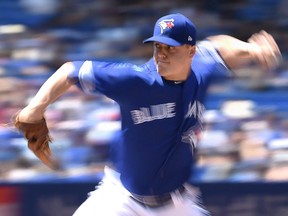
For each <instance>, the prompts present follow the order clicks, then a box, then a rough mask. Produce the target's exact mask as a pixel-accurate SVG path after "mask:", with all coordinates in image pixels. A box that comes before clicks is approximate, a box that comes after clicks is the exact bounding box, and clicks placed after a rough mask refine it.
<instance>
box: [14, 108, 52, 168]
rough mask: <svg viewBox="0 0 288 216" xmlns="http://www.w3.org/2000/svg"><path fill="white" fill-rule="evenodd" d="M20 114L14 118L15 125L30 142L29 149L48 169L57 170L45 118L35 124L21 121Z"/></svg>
mask: <svg viewBox="0 0 288 216" xmlns="http://www.w3.org/2000/svg"><path fill="white" fill-rule="evenodd" d="M18 114H19V113H16V114H15V116H14V117H13V124H14V126H15V127H16V128H17V129H18V131H19V132H21V133H23V135H24V137H25V138H26V139H27V140H28V148H29V149H30V150H31V151H32V152H33V153H34V154H35V155H36V156H37V157H38V158H39V159H40V160H41V161H42V162H43V163H44V164H45V165H47V166H48V167H50V168H52V169H55V168H56V163H55V161H54V160H52V157H51V150H50V147H49V143H50V142H51V141H52V139H51V137H50V135H49V129H48V127H47V124H46V120H45V118H43V119H42V120H40V121H38V122H35V123H27V122H21V121H19V118H18Z"/></svg>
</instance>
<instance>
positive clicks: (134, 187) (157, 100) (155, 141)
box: [71, 41, 228, 195]
mask: <svg viewBox="0 0 288 216" xmlns="http://www.w3.org/2000/svg"><path fill="white" fill-rule="evenodd" d="M74 65H75V68H76V69H75V71H74V73H73V74H71V78H73V79H76V78H77V79H78V83H77V84H78V85H79V87H80V88H81V89H83V91H85V92H87V93H95V92H100V93H102V94H104V95H106V96H107V97H109V98H111V99H113V100H114V101H116V102H117V103H118V104H119V107H120V112H121V118H122V125H121V126H122V128H121V137H120V138H119V140H118V143H117V145H118V148H117V162H116V164H115V166H116V167H117V169H118V171H119V172H120V173H121V176H120V178H121V181H122V183H123V185H124V186H125V187H126V188H127V189H128V190H129V191H130V192H133V193H135V194H139V195H159V194H162V193H166V192H169V191H172V190H174V189H176V188H178V187H179V186H180V185H182V184H183V183H184V182H186V181H187V179H188V178H189V175H190V171H191V166H192V164H193V150H194V148H195V145H196V143H195V142H196V141H195V131H197V130H199V128H201V122H202V115H203V112H204V105H203V103H204V97H205V93H206V91H207V88H208V84H209V82H210V80H211V78H212V77H213V76H214V75H217V76H219V75H223V74H228V73H227V71H228V69H227V67H226V66H225V63H224V62H223V60H222V58H221V57H220V56H219V54H218V53H217V51H216V50H215V49H214V48H213V46H212V44H210V42H208V41H204V42H201V43H199V44H198V45H197V52H196V54H195V56H194V59H193V63H192V70H191V73H190V75H189V77H188V79H187V80H186V81H185V82H183V83H175V82H172V81H167V80H165V79H163V78H162V77H161V76H160V75H159V74H158V72H157V70H156V67H155V64H154V61H153V59H151V60H149V61H148V62H147V63H145V64H142V65H135V64H129V63H111V62H99V61H83V62H74Z"/></svg>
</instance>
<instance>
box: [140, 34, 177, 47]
mask: <svg viewBox="0 0 288 216" xmlns="http://www.w3.org/2000/svg"><path fill="white" fill-rule="evenodd" d="M148 42H159V43H163V44H167V45H169V46H181V45H182V44H181V43H179V42H178V41H176V40H174V39H172V38H168V37H165V36H153V37H150V38H147V39H146V40H144V41H143V43H148Z"/></svg>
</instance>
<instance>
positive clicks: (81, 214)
mask: <svg viewBox="0 0 288 216" xmlns="http://www.w3.org/2000/svg"><path fill="white" fill-rule="evenodd" d="M104 172H105V176H104V178H103V180H102V181H101V183H100V185H99V186H97V188H96V190H95V191H92V192H90V193H89V197H88V198H87V200H86V201H84V202H83V203H82V205H80V207H79V208H78V209H77V210H76V212H75V213H74V214H73V216H204V215H210V214H209V213H208V212H207V211H206V210H204V209H203V208H201V207H200V206H199V205H198V204H197V202H198V198H197V197H198V196H197V194H198V192H197V190H196V189H195V188H194V187H192V186H190V185H188V184H187V185H184V187H185V189H186V191H185V193H182V194H180V193H177V191H176V192H172V193H171V197H172V202H171V203H169V204H167V205H164V206H163V207H157V208H148V207H144V206H142V205H140V204H139V203H137V202H135V201H134V200H133V199H132V198H131V197H130V196H131V194H130V193H129V192H128V191H127V190H126V189H125V188H124V186H123V185H122V184H121V182H120V180H119V173H117V172H115V171H114V170H112V169H110V168H108V167H106V168H105V170H104Z"/></svg>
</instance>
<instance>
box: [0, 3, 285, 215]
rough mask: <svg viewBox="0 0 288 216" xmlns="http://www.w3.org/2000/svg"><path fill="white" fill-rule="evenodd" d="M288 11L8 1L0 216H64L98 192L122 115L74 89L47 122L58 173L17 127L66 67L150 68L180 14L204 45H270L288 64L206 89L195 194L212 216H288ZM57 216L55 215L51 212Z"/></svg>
mask: <svg viewBox="0 0 288 216" xmlns="http://www.w3.org/2000/svg"><path fill="white" fill-rule="evenodd" d="M287 8H288V0H234V1H228V0H202V1H196V0H190V1H188V0H177V1H176V0H175V1H164V0H159V1H150V0H145V1H144V0H143V1H141V0H134V1H129V0H122V1H116V0H105V1H100V0H61V1H60V0H1V1H0V164H1V165H0V216H24V215H25V216H26V215H27V216H28V215H29V216H34V215H35V216H50V215H53V216H55V215H57V216H58V215H59V216H68V215H71V214H72V212H73V211H74V210H75V209H76V207H77V206H78V205H79V204H80V203H81V202H82V201H83V200H84V199H85V198H86V193H87V192H88V191H90V190H93V187H94V185H95V184H96V183H97V181H98V180H99V178H100V177H101V175H102V169H103V165H104V164H105V163H107V162H108V163H109V160H110V156H111V155H113V152H112V151H111V149H110V146H111V145H113V142H114V139H115V137H117V132H118V130H119V127H120V125H119V113H118V107H117V105H116V104H115V103H114V102H113V101H111V100H109V99H108V98H105V97H103V96H101V95H94V96H85V95H84V94H83V93H81V92H79V90H78V89H76V88H72V89H71V90H70V91H69V93H68V94H66V95H65V96H63V97H62V98H61V99H60V100H58V101H57V102H55V103H54V104H53V105H51V106H50V107H49V109H48V110H47V116H46V117H47V120H48V124H49V127H50V128H51V133H52V136H53V138H54V142H53V145H52V146H51V147H52V150H53V153H54V154H55V155H56V156H57V157H58V158H59V161H60V164H61V168H60V169H59V170H57V171H53V172H51V171H50V170H49V169H48V168H46V167H45V166H44V165H43V164H41V163H40V162H39V160H38V159H37V158H35V156H34V155H33V154H32V153H31V152H30V151H29V150H28V149H27V147H26V141H25V140H24V139H23V137H22V136H21V134H18V133H17V132H16V131H14V130H13V128H12V126H11V124H10V121H11V116H12V115H13V114H14V113H15V112H16V111H18V110H19V109H21V108H23V107H24V106H25V105H26V104H27V103H28V101H29V100H30V99H31V98H32V97H33V96H34V95H35V93H36V91H37V90H38V88H39V87H40V86H41V85H42V84H43V82H44V81H45V80H46V79H47V78H48V77H49V76H50V75H51V74H52V73H53V72H54V71H55V70H56V69H57V68H58V67H59V66H61V65H62V64H63V63H64V62H66V61H70V60H86V59H98V60H115V61H118V60H124V61H131V62H135V63H142V62H145V61H146V60H147V59H148V58H149V57H150V56H151V54H152V47H151V46H149V45H145V46H144V45H143V44H142V40H143V39H144V38H146V37H148V36H150V34H151V32H152V31H153V25H154V22H155V20H157V19H158V18H159V17H160V16H162V15H164V14H167V13H171V12H181V13H183V14H185V15H186V16H188V17H189V18H191V19H192V20H193V21H194V23H195V24H196V26H197V27H198V31H199V39H202V38H204V37H205V36H208V35H213V34H230V35H233V36H236V37H238V38H240V39H243V40H246V39H247V38H248V37H249V36H250V35H251V34H253V33H254V32H257V31H260V30H262V29H264V30H266V31H268V32H269V33H271V34H272V35H273V36H274V37H275V39H276V41H277V43H278V44H279V47H280V49H281V51H282V54H283V58H284V61H283V62H282V64H281V65H280V67H278V68H277V69H275V70H274V71H268V72H264V71H262V70H261V68H258V67H257V66H255V65H250V66H249V67H247V68H244V69H242V70H243V71H242V72H243V74H244V75H243V76H242V77H240V78H238V79H231V80H228V81H227V80H219V81H217V82H216V83H215V84H213V85H212V86H211V88H210V89H209V92H210V94H209V96H208V97H207V100H206V107H207V112H206V113H205V124H206V131H205V133H204V136H203V139H202V141H201V143H200V144H199V158H198V162H197V166H196V167H195V171H194V173H195V175H194V176H193V177H191V182H193V183H195V184H198V185H199V187H200V188H201V190H202V193H203V199H204V203H205V205H206V206H207V208H208V209H209V210H210V211H211V213H212V215H215V216H218V215H221V216H226V215H227V216H254V215H255V216H256V215H257V216H258V215H262V216H263V215H265V216H266V215H273V216H274V215H277V216H286V215H288V206H287V203H288V198H287V197H288V196H287V195H288V182H287V181H288V94H287V89H288V61H287V59H288V43H287V41H288V10H287ZM51 209H52V210H51Z"/></svg>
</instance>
